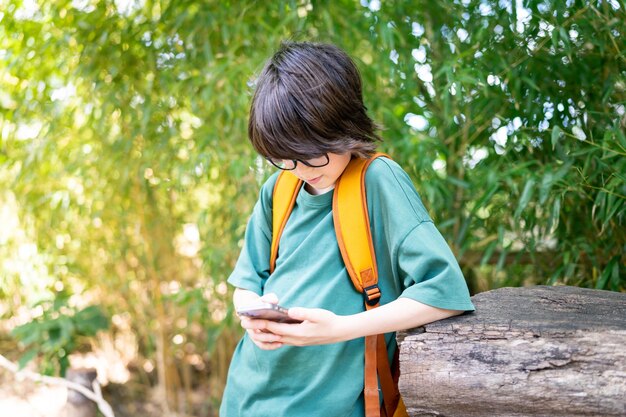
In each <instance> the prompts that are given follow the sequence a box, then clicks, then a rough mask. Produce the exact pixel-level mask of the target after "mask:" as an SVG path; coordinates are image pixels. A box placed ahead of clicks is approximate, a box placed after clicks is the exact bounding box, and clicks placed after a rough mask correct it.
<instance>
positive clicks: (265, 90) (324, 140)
mask: <svg viewBox="0 0 626 417" xmlns="http://www.w3.org/2000/svg"><path fill="white" fill-rule="evenodd" d="M376 129H378V126H377V125H376V123H374V121H373V120H372V119H370V118H369V117H368V115H367V108H366V107H365V105H364V104H363V95H362V92H361V77H360V75H359V71H358V69H357V67H356V65H355V64H354V62H353V61H352V59H350V57H349V56H348V55H347V54H346V53H345V52H344V51H342V50H341V49H339V48H338V47H336V46H334V45H329V44H322V43H311V42H283V43H282V44H281V47H280V49H279V50H278V51H277V52H276V53H275V54H274V56H273V57H272V58H271V59H270V60H269V61H268V62H267V63H266V65H265V67H264V68H263V70H262V71H261V74H260V75H259V77H258V79H257V85H256V91H255V93H254V97H253V99H252V105H251V106H250V120H249V122H248V137H249V138H250V141H251V142H252V145H253V146H254V148H255V149H256V150H257V152H259V154H261V155H263V156H265V157H272V158H277V159H309V158H312V157H316V156H320V155H322V154H324V153H345V152H350V153H352V155H355V156H361V157H367V156H369V155H371V154H372V153H373V152H375V150H376V142H377V141H380V140H381V139H380V136H378V135H377V134H376V132H375V131H376Z"/></svg>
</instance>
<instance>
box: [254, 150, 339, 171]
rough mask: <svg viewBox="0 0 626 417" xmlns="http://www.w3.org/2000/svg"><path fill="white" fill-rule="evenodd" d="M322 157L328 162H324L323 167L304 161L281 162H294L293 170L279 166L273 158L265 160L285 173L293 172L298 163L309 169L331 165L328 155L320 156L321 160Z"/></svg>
mask: <svg viewBox="0 0 626 417" xmlns="http://www.w3.org/2000/svg"><path fill="white" fill-rule="evenodd" d="M322 156H324V157H326V162H324V163H323V164H321V165H314V164H311V163H310V162H307V161H306V160H304V159H281V161H291V162H293V168H285V167H281V166H279V165H277V164H276V162H274V161H273V160H272V158H265V159H267V162H269V163H270V164H272V165H273V166H275V167H276V168H278V169H280V170H283V171H293V170H294V169H296V167H297V166H298V162H300V163H301V164H303V165H306V166H308V167H309V168H321V167H325V166H326V165H328V164H330V158H329V157H328V154H327V153H325V154H323V155H320V156H319V157H320V158H321V157H322ZM312 159H315V158H312ZM309 161H310V159H309Z"/></svg>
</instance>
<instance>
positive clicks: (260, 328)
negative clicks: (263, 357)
mask: <svg viewBox="0 0 626 417" xmlns="http://www.w3.org/2000/svg"><path fill="white" fill-rule="evenodd" d="M268 325H269V322H268V321H267V320H258V319H250V318H247V317H243V318H242V320H241V327H243V328H244V329H246V332H247V333H248V335H249V336H250V339H251V340H252V342H253V343H254V344H255V345H257V346H258V347H259V348H261V349H263V350H274V349H278V348H279V347H281V346H282V345H283V343H282V336H280V335H277V334H274V333H272V332H271V331H269V330H268Z"/></svg>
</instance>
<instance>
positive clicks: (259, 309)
mask: <svg viewBox="0 0 626 417" xmlns="http://www.w3.org/2000/svg"><path fill="white" fill-rule="evenodd" d="M237 314H238V315H240V316H246V317H250V318H253V319H265V320H272V321H277V322H280V323H302V321H300V320H295V319H292V318H291V317H289V315H288V314H287V309H286V308H283V307H281V306H279V305H276V304H270V303H259V304H254V305H250V306H245V307H242V308H240V309H238V310H237Z"/></svg>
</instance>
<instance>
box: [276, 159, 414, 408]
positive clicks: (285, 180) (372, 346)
mask: <svg viewBox="0 0 626 417" xmlns="http://www.w3.org/2000/svg"><path fill="white" fill-rule="evenodd" d="M381 156H387V155H385V154H382V153H377V154H375V155H374V156H372V157H371V158H369V159H362V158H353V159H352V160H351V161H350V163H349V164H348V166H347V167H346V169H345V170H344V172H343V173H342V174H341V177H339V179H338V180H337V183H336V184H335V190H334V193H333V223H334V225H335V234H336V235H337V242H338V243H339V249H340V251H341V257H342V258H343V262H344V264H345V265H346V269H347V270H348V274H349V275H350V279H351V280H352V284H353V285H354V287H355V288H356V289H357V291H359V292H361V293H362V294H363V299H364V302H365V308H366V309H367V310H369V309H372V308H376V307H378V302H379V300H380V296H381V293H380V289H379V287H378V271H377V269H376V256H375V254H374V245H373V243H372V235H371V232H370V223H369V215H368V211H367V199H366V194H365V172H366V171H367V168H368V166H369V165H370V164H371V163H372V161H374V159H376V158H378V157H381ZM300 187H302V180H300V179H298V178H297V177H296V176H295V175H294V174H293V173H292V172H289V171H282V172H281V173H280V174H279V176H278V179H277V180H276V185H275V186H274V193H273V197H272V198H273V212H272V246H271V253H270V273H271V272H273V271H274V268H275V267H276V258H277V257H278V243H279V241H280V236H281V235H282V233H283V230H284V228H285V225H286V224H287V220H288V219H289V215H290V214H291V211H292V210H293V207H294V205H295V202H296V197H297V196H298V192H299V191H300ZM377 374H378V378H377ZM398 377H399V372H398V352H397V350H396V358H395V359H394V370H393V371H392V369H391V367H390V365H389V359H388V356H387V347H386V344H385V337H384V335H383V334H379V335H373V336H367V337H366V338H365V381H364V387H365V388H364V391H363V392H364V397H365V415H366V416H367V417H381V416H382V417H404V416H408V414H407V412H406V408H405V406H404V403H403V402H402V398H400V392H399V391H398ZM379 380H380V386H381V388H382V393H383V405H382V406H380V399H379V396H378V382H379Z"/></svg>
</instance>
